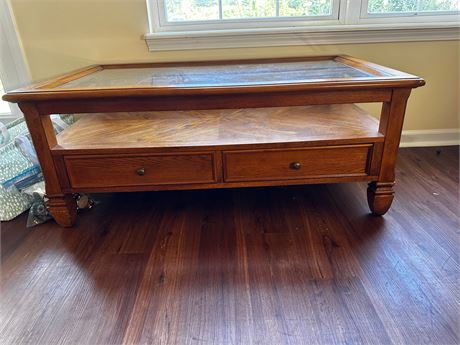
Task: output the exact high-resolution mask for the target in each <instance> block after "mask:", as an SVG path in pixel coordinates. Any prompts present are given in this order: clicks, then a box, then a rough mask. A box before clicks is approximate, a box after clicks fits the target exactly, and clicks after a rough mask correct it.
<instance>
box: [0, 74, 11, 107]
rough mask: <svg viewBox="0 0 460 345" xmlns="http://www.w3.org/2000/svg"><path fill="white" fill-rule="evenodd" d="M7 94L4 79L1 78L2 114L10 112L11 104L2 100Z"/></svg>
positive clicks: (0, 103) (0, 105)
mask: <svg viewBox="0 0 460 345" xmlns="http://www.w3.org/2000/svg"><path fill="white" fill-rule="evenodd" d="M4 94H5V90H4V89H3V84H2V81H1V80H0V114H10V113H11V110H10V106H9V105H8V102H5V101H2V99H1V98H2V96H3V95H4Z"/></svg>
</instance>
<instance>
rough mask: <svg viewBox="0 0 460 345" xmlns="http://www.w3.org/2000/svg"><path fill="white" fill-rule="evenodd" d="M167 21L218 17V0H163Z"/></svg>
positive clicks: (214, 18)
mask: <svg viewBox="0 0 460 345" xmlns="http://www.w3.org/2000/svg"><path fill="white" fill-rule="evenodd" d="M165 6H166V14H167V18H168V21H170V22H180V21H193V20H216V19H219V1H218V0H165Z"/></svg>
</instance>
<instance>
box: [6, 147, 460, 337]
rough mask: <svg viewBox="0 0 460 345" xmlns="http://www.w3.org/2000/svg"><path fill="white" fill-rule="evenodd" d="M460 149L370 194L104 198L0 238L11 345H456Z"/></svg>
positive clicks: (410, 165) (11, 226)
mask: <svg viewBox="0 0 460 345" xmlns="http://www.w3.org/2000/svg"><path fill="white" fill-rule="evenodd" d="M458 154H459V152H458V148H456V147H445V148H441V149H439V152H438V153H437V150H436V149H435V148H417V149H415V148H412V149H401V151H400V158H399V162H398V171H397V174H398V175H397V176H398V184H397V186H396V200H395V202H394V203H393V207H392V209H391V210H390V212H389V213H388V214H387V215H386V216H384V217H380V218H379V217H372V216H369V215H368V208H367V204H366V199H365V185H364V184H359V183H353V184H344V185H317V186H296V187H278V188H255V189H237V190H208V191H180V192H158V193H132V194H111V195H101V196H98V198H99V199H100V200H101V203H100V205H98V206H97V207H96V208H95V209H94V210H92V211H89V212H87V213H85V214H81V215H80V218H79V224H78V226H77V227H75V228H74V229H71V230H68V229H61V228H59V227H58V226H56V225H55V224H53V223H48V224H46V225H42V226H40V227H37V228H34V229H25V227H24V224H25V219H26V217H25V216H21V217H19V218H18V219H16V220H15V221H12V222H8V223H4V224H2V253H1V254H2V276H1V299H2V308H1V322H0V343H1V344H34V345H37V344H47V345H49V344H91V345H95V344H180V345H182V344H244V345H246V344H264V345H265V344H277V345H278V344H414V345H419V344H458V343H459V298H458V292H459V285H458V278H459V256H458V249H459V246H458V244H459V242H458V230H459V200H458V183H459V181H458V173H459V171H458Z"/></svg>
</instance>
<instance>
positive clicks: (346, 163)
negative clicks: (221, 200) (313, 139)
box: [224, 144, 372, 182]
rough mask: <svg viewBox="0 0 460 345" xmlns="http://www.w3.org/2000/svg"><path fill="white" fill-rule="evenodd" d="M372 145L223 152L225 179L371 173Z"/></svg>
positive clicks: (273, 178)
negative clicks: (369, 168)
mask: <svg viewBox="0 0 460 345" xmlns="http://www.w3.org/2000/svg"><path fill="white" fill-rule="evenodd" d="M371 151H372V145H371V144H369V145H347V146H329V147H311V148H301V149H286V150H284V149H279V150H278V149H276V150H253V151H227V152H224V169H225V170H224V179H225V181H228V182H236V181H266V180H287V179H305V178H321V177H340V176H366V175H368V166H369V162H368V161H369V160H370V157H371Z"/></svg>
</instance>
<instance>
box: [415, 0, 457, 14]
mask: <svg viewBox="0 0 460 345" xmlns="http://www.w3.org/2000/svg"><path fill="white" fill-rule="evenodd" d="M459 10H460V1H459V0H424V1H421V6H420V11H459Z"/></svg>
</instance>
